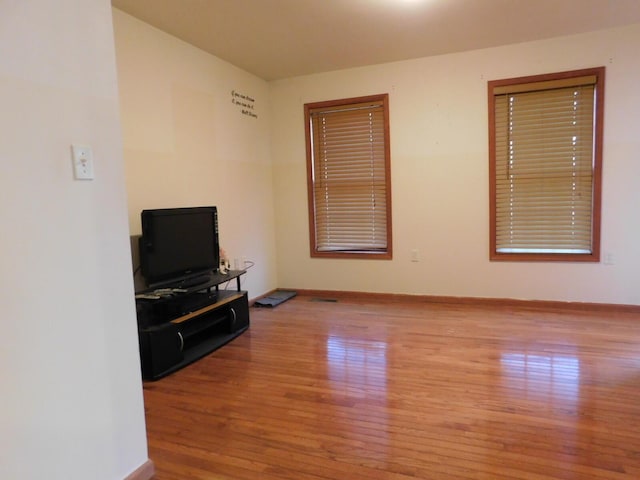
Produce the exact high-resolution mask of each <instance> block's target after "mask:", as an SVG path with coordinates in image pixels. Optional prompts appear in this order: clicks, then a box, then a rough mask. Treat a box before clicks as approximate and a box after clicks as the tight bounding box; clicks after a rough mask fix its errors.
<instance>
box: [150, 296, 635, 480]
mask: <svg viewBox="0 0 640 480" xmlns="http://www.w3.org/2000/svg"><path fill="white" fill-rule="evenodd" d="M313 300H314V299H313V298H312V297H309V296H304V295H299V296H297V297H295V298H294V299H292V300H289V301H287V302H285V303H284V304H281V305H280V306H278V307H277V308H275V309H255V308H254V309H251V328H250V329H249V330H248V331H247V332H245V333H244V334H243V335H241V336H240V337H238V338H236V339H235V340H233V341H232V342H231V343H229V344H228V345H226V346H225V347H223V348H221V349H220V350H218V351H216V352H214V353H212V354H211V355H208V356H207V357H205V358H203V359H202V360H200V361H198V362H197V363H195V364H193V365H190V366H189V367H187V368H185V369H183V370H181V371H179V372H176V373H174V374H172V375H171V376H169V377H166V378H164V379H162V380H160V381H157V382H150V383H145V385H144V395H145V408H146V415H147V429H148V435H149V451H150V458H151V459H152V460H153V461H154V464H155V467H156V476H155V477H154V478H156V479H157V480H173V479H178V478H179V479H181V480H188V479H195V480H200V479H202V480H211V479H239V480H249V479H267V480H269V479H273V480H281V479H296V480H301V479H309V480H327V479H360V478H367V479H371V480H378V479H380V480H383V479H385V480H386V479H389V480H411V479H452V480H470V479H491V480H507V479H510V480H520V479H521V480H543V479H544V480H550V479H551V480H552V479H580V480H630V479H637V478H640V431H639V429H638V426H640V314H638V313H636V312H608V311H605V310H598V311H595V312H590V311H584V310H576V311H575V312H572V311H568V310H566V309H563V310H553V309H542V308H531V309H527V308H524V307H514V306H504V305H497V306H496V305H494V306H491V305H477V306H474V305H472V304H468V303H465V304H463V305H455V304H444V303H442V304H440V303H439V304H429V303H419V302H403V301H395V302H391V301H388V300H384V301H379V302H378V301H375V299H372V298H364V299H363V298H354V299H352V300H351V299H349V298H340V299H339V300H338V301H337V302H317V301H313Z"/></svg>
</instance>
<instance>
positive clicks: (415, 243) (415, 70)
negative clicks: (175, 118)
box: [270, 25, 640, 304]
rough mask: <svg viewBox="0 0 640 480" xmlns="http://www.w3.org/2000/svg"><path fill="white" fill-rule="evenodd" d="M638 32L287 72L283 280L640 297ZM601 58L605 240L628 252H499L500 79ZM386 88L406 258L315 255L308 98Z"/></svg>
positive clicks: (399, 241) (279, 193)
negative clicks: (491, 161) (491, 179)
mask: <svg viewBox="0 0 640 480" xmlns="http://www.w3.org/2000/svg"><path fill="white" fill-rule="evenodd" d="M638 45H640V25H635V26H631V27H628V28H620V29H615V30H608V31H602V32H596V33H590V34H584V35H578V36H571V37H566V38H557V39H552V40H548V41H540V42H532V43H524V44H519V45H513V46H505V47H501V48H492V49H486V50H479V51H472V52H466V53H460V54H453V55H444V56H438V57H431V58H422V59H417V60H412V61H406V62H398V63H391V64H386V65H378V66H372V67H367V68H358V69H351V70H345V71H337V72H332V73H325V74H321V75H311V76H305V77H300V78H293V79H288V80H282V81H277V82H273V83H272V84H271V85H270V87H271V90H270V93H271V105H272V157H273V159H274V174H273V178H274V191H275V210H276V212H277V217H276V232H277V248H278V278H279V282H278V286H280V287H293V288H307V289H330V290H353V291H367V292H393V293H406V294H421V295H447V296H469V297H494V298H520V299H540V300H561V301H565V300H566V301H579V302H605V303H622V304H640V289H638V287H637V273H638V269H639V267H640V249H638V248H637V241H638V238H640V220H639V219H640V217H639V216H638V213H637V208H638V207H637V206H638V205H640V188H638V186H637V182H638V179H639V178H640V162H639V161H638V153H637V152H638V151H640V136H638V134H637V126H638V124H639V123H640V113H639V112H640V96H638V95H637V94H636V93H635V90H634V89H635V88H636V85H637V81H638V78H640V57H639V56H638V55H637V46H638ZM600 65H605V66H606V67H607V73H606V75H607V79H606V82H607V85H606V111H605V138H604V180H603V209H602V250H603V254H611V255H612V256H613V260H614V264H613V265H605V264H604V263H600V264H587V265H585V264H577V263H495V262H493V263H492V262H489V260H488V249H489V246H488V243H489V232H488V224H489V212H488V159H487V98H486V97H487V93H486V88H487V87H486V83H487V81H488V80H491V79H499V78H508V77H515V76H521V75H531V74H539V73H546V72H555V71H563V70H571V69H577V68H584V67H593V66H600ZM385 92H388V93H389V95H390V116H391V157H392V158H391V164H392V167H391V169H392V189H393V197H392V198H393V240H394V259H393V260H392V261H372V260H330V259H312V258H310V256H309V242H308V235H309V234H308V222H307V198H306V183H305V181H306V167H305V146H304V128H303V127H304V126H303V104H304V103H306V102H315V101H321V100H331V99H336V98H346V97H352V96H360V95H369V94H377V93H385ZM413 249H417V250H419V252H420V261H419V262H417V263H414V262H411V261H410V260H411V250H413ZM603 256H604V255H603Z"/></svg>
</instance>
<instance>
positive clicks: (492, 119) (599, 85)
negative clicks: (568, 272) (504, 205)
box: [488, 67, 605, 262]
mask: <svg viewBox="0 0 640 480" xmlns="http://www.w3.org/2000/svg"><path fill="white" fill-rule="evenodd" d="M585 76H595V77H596V81H595V84H594V85H595V87H594V96H595V98H594V110H593V120H594V129H593V156H592V193H591V195H592V196H591V251H590V253H549V252H545V253H535V252H526V253H520V252H498V251H497V238H496V237H497V213H496V206H497V197H496V193H497V190H496V163H497V155H496V112H495V104H496V97H497V96H496V94H495V90H496V88H502V87H510V88H511V87H514V86H516V87H515V88H516V89H517V88H518V87H517V86H518V85H520V86H522V85H524V84H536V83H541V82H558V81H559V82H564V81H567V80H569V84H570V83H571V82H570V80H571V79H576V78H578V77H585ZM604 87H605V67H596V68H588V69H581V70H573V71H568V72H560V73H551V74H544V75H533V76H526V77H518V78H511V79H503V80H493V81H489V82H488V100H489V109H488V110H489V200H490V206H489V212H490V227H489V230H490V231H489V236H490V239H489V248H490V251H489V259H490V260H491V261H525V262H532V261H533V262H536V261H552V262H553V261H560V262H599V261H600V219H601V196H602V194H601V192H602V150H603V147H602V141H603V123H604ZM527 88H528V87H527V86H525V87H524V90H522V91H525V92H528V91H535V90H536V89H535V87H533V88H531V87H529V88H528V89H527Z"/></svg>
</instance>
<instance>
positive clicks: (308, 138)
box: [304, 93, 393, 260]
mask: <svg viewBox="0 0 640 480" xmlns="http://www.w3.org/2000/svg"><path fill="white" fill-rule="evenodd" d="M367 102H382V106H383V112H384V126H383V128H384V155H385V168H384V170H385V182H386V211H385V213H386V244H387V245H386V249H385V250H384V251H353V250H350V251H319V250H318V246H317V242H316V222H315V207H314V205H315V200H314V182H313V152H312V148H313V146H312V143H313V139H312V132H311V122H310V118H311V112H312V111H313V110H316V109H319V108H332V107H338V106H342V105H353V104H357V103H367ZM304 116H305V143H306V157H307V202H308V215H309V241H310V255H311V257H315V258H342V259H345V258H350V259H374V260H391V259H392V258H393V242H392V239H393V235H392V228H391V227H392V221H391V161H390V158H391V147H390V140H389V139H390V134H389V95H388V94H386V93H385V94H380V95H369V96H363V97H353V98H346V99H339V100H330V101H323V102H315V103H307V104H305V105H304Z"/></svg>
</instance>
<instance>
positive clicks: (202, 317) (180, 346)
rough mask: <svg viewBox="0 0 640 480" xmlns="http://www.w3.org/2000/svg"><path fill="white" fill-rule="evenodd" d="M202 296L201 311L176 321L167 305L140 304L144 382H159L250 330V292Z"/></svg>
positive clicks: (183, 316) (216, 292) (138, 303)
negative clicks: (248, 297) (248, 295)
mask: <svg viewBox="0 0 640 480" xmlns="http://www.w3.org/2000/svg"><path fill="white" fill-rule="evenodd" d="M198 294H200V295H201V296H202V298H201V299H198V308H197V309H196V310H194V311H192V312H189V313H186V314H177V315H178V316H175V318H172V317H173V315H172V314H171V313H170V312H171V311H172V309H171V308H166V305H164V306H163V305H159V304H156V305H154V304H153V302H144V301H137V310H138V336H139V340H140V360H141V364H142V378H143V379H145V380H158V379H159V378H162V377H164V376H166V375H169V374H170V373H173V372H175V371H177V370H180V369H181V368H183V367H185V366H187V365H189V364H190V363H193V362H195V361H196V360H198V359H200V358H202V357H204V356H205V355H207V354H209V353H211V352H213V351H214V350H217V349H218V348H220V347H222V346H223V345H225V344H227V343H228V342H230V341H231V340H233V339H234V338H236V337H237V336H238V335H240V334H242V333H243V332H244V331H245V330H247V329H248V328H249V302H248V299H247V292H244V291H229V290H215V291H209V290H205V291H204V292H202V291H201V292H198ZM193 295H195V293H194V294H191V295H189V296H193ZM208 298H210V300H209V301H208V302H207V299H208ZM207 303H208V304H207ZM203 304H204V305H203ZM163 307H164V308H163ZM150 312H151V313H150ZM174 315H175V314H174ZM158 318H160V320H158ZM163 320H165V321H163Z"/></svg>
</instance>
